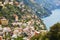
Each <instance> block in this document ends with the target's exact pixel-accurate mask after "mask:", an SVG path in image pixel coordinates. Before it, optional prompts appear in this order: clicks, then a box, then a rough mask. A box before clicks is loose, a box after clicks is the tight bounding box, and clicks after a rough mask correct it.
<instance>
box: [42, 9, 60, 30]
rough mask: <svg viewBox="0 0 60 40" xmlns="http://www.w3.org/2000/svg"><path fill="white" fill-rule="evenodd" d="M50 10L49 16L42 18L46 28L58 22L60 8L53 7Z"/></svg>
mask: <svg viewBox="0 0 60 40" xmlns="http://www.w3.org/2000/svg"><path fill="white" fill-rule="evenodd" d="M51 12H52V15H51V16H49V17H46V18H44V19H42V20H43V22H44V23H45V25H46V27H47V29H48V30H49V28H50V27H51V26H52V25H54V24H56V23H57V22H60V9H55V10H53V11H51Z"/></svg>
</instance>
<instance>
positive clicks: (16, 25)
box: [0, 0, 47, 40]
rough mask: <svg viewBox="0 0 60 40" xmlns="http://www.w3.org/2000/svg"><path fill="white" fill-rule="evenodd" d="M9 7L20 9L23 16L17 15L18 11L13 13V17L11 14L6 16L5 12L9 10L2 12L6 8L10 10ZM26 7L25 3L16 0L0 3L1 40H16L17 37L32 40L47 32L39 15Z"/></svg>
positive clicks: (5, 0) (6, 0)
mask: <svg viewBox="0 0 60 40" xmlns="http://www.w3.org/2000/svg"><path fill="white" fill-rule="evenodd" d="M6 5H7V6H6ZM9 6H11V7H14V6H16V7H18V8H19V10H20V14H21V15H17V13H16V11H14V12H15V13H14V12H13V13H12V14H11V16H10V13H9V15H7V16H6V14H4V13H3V12H6V11H8V10H5V11H3V12H2V11H1V10H2V9H3V10H4V8H9ZM25 7H26V5H25V4H24V3H23V2H20V3H19V2H17V1H14V0H4V1H0V13H1V16H0V40H15V39H14V38H17V37H22V40H30V38H31V37H33V36H34V35H38V34H40V33H46V32H47V30H46V26H45V25H44V23H43V22H42V20H41V19H40V18H39V17H38V16H37V15H35V14H33V12H32V10H31V9H30V8H29V7H27V8H28V9H26V8H25ZM9 11H10V9H9ZM12 11H13V9H12ZM12 11H11V12H12ZM6 13H8V12H6ZM3 14H4V15H3ZM19 16H20V17H19ZM10 17H11V20H10ZM13 18H14V19H13ZM10 21H11V22H10ZM16 40H17V39H16ZM19 40H21V39H19Z"/></svg>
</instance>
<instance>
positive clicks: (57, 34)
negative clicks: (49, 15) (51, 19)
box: [47, 23, 60, 40]
mask: <svg viewBox="0 0 60 40" xmlns="http://www.w3.org/2000/svg"><path fill="white" fill-rule="evenodd" d="M47 36H48V38H49V40H60V23H57V24H55V25H53V26H52V27H51V28H50V31H49V33H48V35H47Z"/></svg>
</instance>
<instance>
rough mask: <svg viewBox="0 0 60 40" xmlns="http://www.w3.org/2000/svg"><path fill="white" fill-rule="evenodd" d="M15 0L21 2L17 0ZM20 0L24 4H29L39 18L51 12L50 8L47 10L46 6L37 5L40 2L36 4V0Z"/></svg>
mask: <svg viewBox="0 0 60 40" xmlns="http://www.w3.org/2000/svg"><path fill="white" fill-rule="evenodd" d="M17 1H18V2H21V1H19V0H17ZM22 1H23V3H24V4H25V5H27V6H29V7H30V8H31V9H32V11H33V12H34V13H35V14H36V15H37V16H38V17H40V18H45V17H48V16H50V15H51V14H52V13H51V12H50V10H48V9H47V8H46V7H44V6H42V5H39V4H40V3H39V4H38V3H37V1H36V0H33V1H31V0H22Z"/></svg>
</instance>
